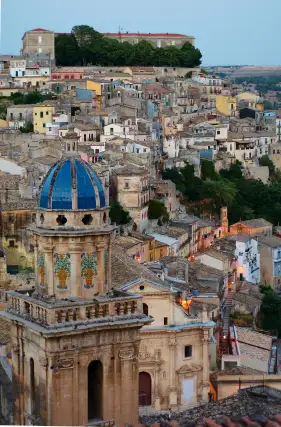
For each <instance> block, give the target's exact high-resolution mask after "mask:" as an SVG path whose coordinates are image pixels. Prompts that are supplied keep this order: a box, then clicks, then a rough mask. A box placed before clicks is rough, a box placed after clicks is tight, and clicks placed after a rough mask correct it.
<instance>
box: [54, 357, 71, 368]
mask: <svg viewBox="0 0 281 427" xmlns="http://www.w3.org/2000/svg"><path fill="white" fill-rule="evenodd" d="M73 367H74V360H73V359H61V360H59V361H58V368H59V369H72V368H73Z"/></svg>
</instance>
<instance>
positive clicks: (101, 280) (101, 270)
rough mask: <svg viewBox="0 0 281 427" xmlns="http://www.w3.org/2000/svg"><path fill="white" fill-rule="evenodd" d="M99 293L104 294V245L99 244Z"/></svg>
mask: <svg viewBox="0 0 281 427" xmlns="http://www.w3.org/2000/svg"><path fill="white" fill-rule="evenodd" d="M97 260H98V292H99V293H100V294H102V293H103V292H104V244H97Z"/></svg>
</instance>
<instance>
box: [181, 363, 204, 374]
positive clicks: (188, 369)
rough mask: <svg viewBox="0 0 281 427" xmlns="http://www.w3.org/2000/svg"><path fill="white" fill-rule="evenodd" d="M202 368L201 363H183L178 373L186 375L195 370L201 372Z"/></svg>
mask: <svg viewBox="0 0 281 427" xmlns="http://www.w3.org/2000/svg"><path fill="white" fill-rule="evenodd" d="M201 370H202V366H200V365H195V364H192V365H183V366H182V367H181V368H180V369H178V371H177V373H178V374H181V375H184V374H192V373H193V372H199V371H201Z"/></svg>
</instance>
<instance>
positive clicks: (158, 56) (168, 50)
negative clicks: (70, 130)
mask: <svg viewBox="0 0 281 427" xmlns="http://www.w3.org/2000/svg"><path fill="white" fill-rule="evenodd" d="M55 48H56V50H55V51H56V64H57V65H58V66H87V65H96V66H134V65H135V66H137V65H141V66H153V65H154V66H167V67H196V66H198V65H200V64H201V57H202V55H201V52H200V50H199V49H196V48H195V47H194V46H192V45H191V43H188V42H187V43H185V44H184V45H183V46H182V47H181V48H177V47H175V46H166V47H161V48H154V47H153V46H152V45H151V44H150V43H149V42H147V41H145V40H142V41H140V42H139V43H137V44H134V45H133V44H131V43H129V42H122V43H120V42H119V41H118V40H115V39H110V38H108V37H105V36H103V34H101V33H99V32H98V31H95V30H94V29H93V28H92V27H90V26H88V25H80V26H75V27H73V29H72V31H71V33H70V34H59V35H58V36H57V37H56V41H55Z"/></svg>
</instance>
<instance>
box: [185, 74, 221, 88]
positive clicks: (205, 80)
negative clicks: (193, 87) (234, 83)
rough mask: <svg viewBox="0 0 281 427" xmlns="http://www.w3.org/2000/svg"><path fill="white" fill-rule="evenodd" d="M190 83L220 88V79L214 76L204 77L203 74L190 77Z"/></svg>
mask: <svg viewBox="0 0 281 427" xmlns="http://www.w3.org/2000/svg"><path fill="white" fill-rule="evenodd" d="M192 81H193V82H195V83H200V84H202V85H209V86H222V82H223V81H222V79H221V78H220V77H216V76H206V75H205V74H197V75H195V76H192Z"/></svg>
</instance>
